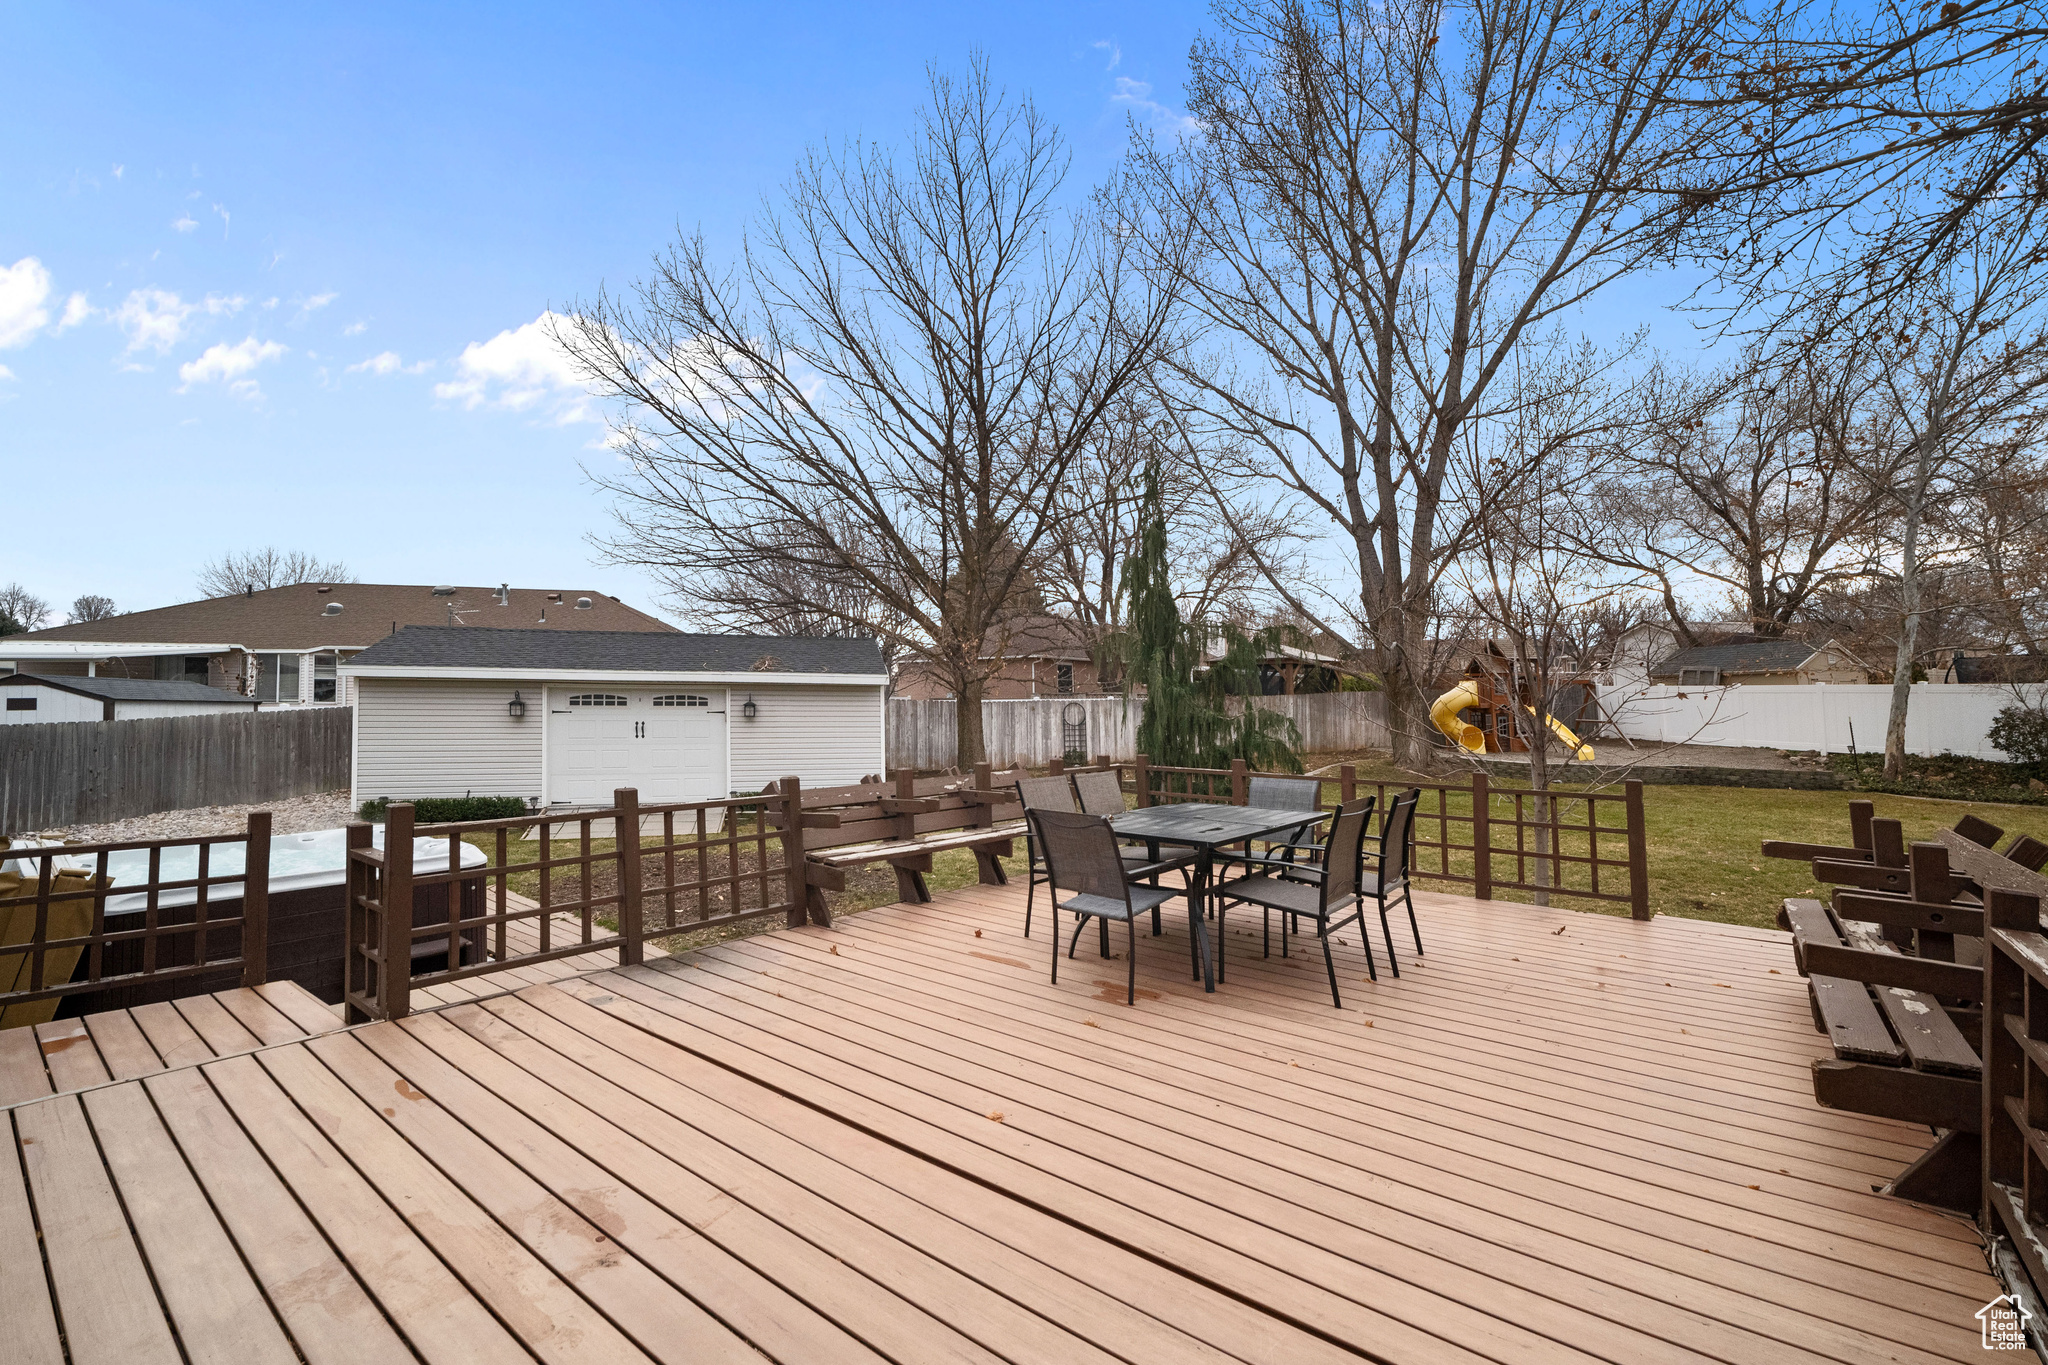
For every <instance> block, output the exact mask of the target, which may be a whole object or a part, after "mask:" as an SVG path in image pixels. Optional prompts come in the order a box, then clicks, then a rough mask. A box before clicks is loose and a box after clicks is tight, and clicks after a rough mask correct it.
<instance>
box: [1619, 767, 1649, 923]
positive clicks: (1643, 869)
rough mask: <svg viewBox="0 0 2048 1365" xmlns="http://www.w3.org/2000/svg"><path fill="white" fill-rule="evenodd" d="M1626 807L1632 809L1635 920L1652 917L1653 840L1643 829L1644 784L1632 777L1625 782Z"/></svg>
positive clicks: (1630, 866) (1630, 858)
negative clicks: (1651, 847)
mask: <svg viewBox="0 0 2048 1365" xmlns="http://www.w3.org/2000/svg"><path fill="white" fill-rule="evenodd" d="M1622 792H1623V801H1624V807H1625V809H1626V810H1627V811H1628V913H1629V915H1630V916H1631V917H1632V918H1635V919H1648V918H1649V917H1650V840H1649V834H1648V831H1646V830H1645V829H1644V828H1643V783H1642V779H1641V778H1636V777H1631V778H1630V779H1629V780H1628V781H1626V782H1624V783H1622Z"/></svg>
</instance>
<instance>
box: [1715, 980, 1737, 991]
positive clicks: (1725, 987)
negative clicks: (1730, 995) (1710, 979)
mask: <svg viewBox="0 0 2048 1365" xmlns="http://www.w3.org/2000/svg"><path fill="white" fill-rule="evenodd" d="M1714 984H1715V985H1716V986H1718V987H1720V988H1721V989H1722V990H1724V991H1732V990H1734V989H1735V988H1734V987H1733V986H1731V985H1729V984H1728V983H1727V982H1725V981H1716V982H1715V983H1714Z"/></svg>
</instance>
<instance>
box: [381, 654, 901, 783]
mask: <svg viewBox="0 0 2048 1365" xmlns="http://www.w3.org/2000/svg"><path fill="white" fill-rule="evenodd" d="M341 674H342V676H344V677H347V678H351V679H353V680H354V681H355V685H356V725H355V763H354V771H355V790H354V796H353V799H354V801H355V802H357V803H361V802H363V801H367V800H373V799H376V798H380V797H382V798H388V799H390V800H394V801H405V800H412V799H414V798H417V797H422V796H464V795H469V794H474V795H477V796H518V797H524V798H527V799H529V800H536V799H537V800H539V801H540V802H542V803H543V804H545V805H549V806H601V805H605V804H607V803H609V802H610V800H611V795H612V792H613V791H614V790H615V789H616V788H619V787H635V788H638V789H639V792H640V799H641V800H642V801H643V802H646V803H649V804H656V803H668V802H676V801H708V800H713V799H716V798H718V797H723V796H728V795H731V794H733V793H735V792H751V791H759V790H760V789H761V788H762V787H763V786H765V785H767V784H768V783H769V782H772V781H774V780H775V779H776V778H778V777H783V776H786V775H794V776H796V777H800V778H802V779H803V780H804V782H805V783H807V784H817V785H837V784H840V783H847V782H858V781H859V780H860V779H861V778H863V777H865V776H867V775H869V774H871V773H879V772H881V771H882V769H883V766H884V761H883V744H882V726H883V715H884V712H883V688H884V685H885V684H886V683H887V681H888V674H887V672H886V670H885V668H884V666H883V662H882V651H881V647H880V645H879V644H877V643H876V642H875V641H873V640H851V639H812V638H807V637H795V636H774V635H686V634H681V633H668V632H662V633H656V632H643V631H630V632H628V631H575V632H568V631H552V630H488V629H484V628H480V627H472V626H407V627H406V628H405V629H403V630H400V631H398V632H397V633H396V634H393V635H390V636H387V637H386V638H385V639H383V640H382V641H379V642H378V643H377V644H375V645H372V646H371V647H370V648H369V649H366V650H364V651H363V652H362V653H361V654H358V655H356V656H355V658H353V659H352V660H350V661H349V662H348V663H346V664H344V665H342V667H341Z"/></svg>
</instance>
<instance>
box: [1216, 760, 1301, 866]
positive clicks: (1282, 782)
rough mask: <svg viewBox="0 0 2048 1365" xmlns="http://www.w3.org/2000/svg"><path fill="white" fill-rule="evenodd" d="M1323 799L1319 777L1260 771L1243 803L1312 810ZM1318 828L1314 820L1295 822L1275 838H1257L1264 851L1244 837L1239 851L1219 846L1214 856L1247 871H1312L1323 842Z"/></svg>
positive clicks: (1266, 807) (1272, 808) (1264, 807)
mask: <svg viewBox="0 0 2048 1365" xmlns="http://www.w3.org/2000/svg"><path fill="white" fill-rule="evenodd" d="M1322 799H1323V784H1322V782H1321V780H1320V779H1318V778H1313V777H1273V776H1269V775H1267V774H1264V773H1260V774H1257V775H1255V776H1254V777H1253V778H1252V780H1251V788H1250V790H1249V791H1248V792H1247V793H1246V800H1245V804H1246V805H1247V806H1256V807H1258V808H1259V809H1260V810H1302V811H1314V810H1318V809H1320V808H1321V806H1322ZM1317 831H1318V823H1317V822H1315V821H1311V822H1309V823H1307V824H1301V825H1296V826H1295V827H1294V828H1293V829H1290V830H1285V831H1282V832H1281V833H1280V834H1279V835H1277V836H1276V837H1274V838H1271V839H1260V840H1258V841H1257V842H1258V843H1260V844H1262V845H1264V852H1261V853H1254V852H1252V851H1251V841H1247V842H1246V844H1245V848H1244V851H1243V852H1242V853H1238V852H1229V851H1226V850H1223V849H1218V850H1217V851H1216V859H1217V861H1218V862H1224V863H1240V864H1242V865H1243V866H1244V867H1245V869H1246V870H1247V871H1250V872H1271V873H1274V874H1276V875H1278V876H1282V877H1289V876H1293V875H1295V874H1296V873H1297V872H1300V871H1307V872H1310V873H1313V872H1314V871H1315V864H1316V862H1317V861H1318V860H1319V859H1320V858H1321V857H1322V853H1323V845H1322V842H1321V841H1320V840H1319V839H1317V838H1316V834H1317ZM1307 880H1311V881H1312V880H1314V878H1313V877H1309V878H1308V879H1307Z"/></svg>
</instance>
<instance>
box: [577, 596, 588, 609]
mask: <svg viewBox="0 0 2048 1365" xmlns="http://www.w3.org/2000/svg"><path fill="white" fill-rule="evenodd" d="M576 610H578V611H589V610H590V599H589V598H587V597H579V598H577V599H576Z"/></svg>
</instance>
